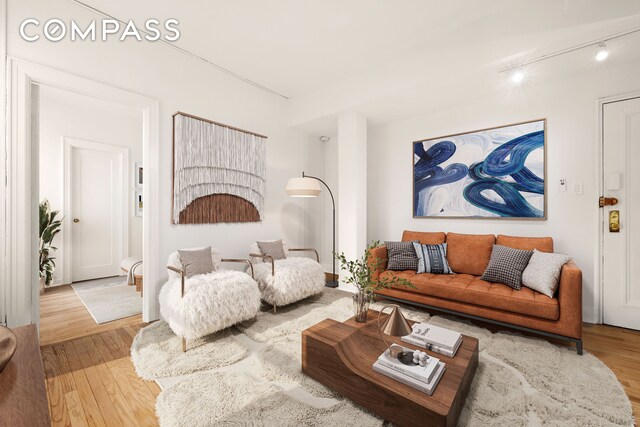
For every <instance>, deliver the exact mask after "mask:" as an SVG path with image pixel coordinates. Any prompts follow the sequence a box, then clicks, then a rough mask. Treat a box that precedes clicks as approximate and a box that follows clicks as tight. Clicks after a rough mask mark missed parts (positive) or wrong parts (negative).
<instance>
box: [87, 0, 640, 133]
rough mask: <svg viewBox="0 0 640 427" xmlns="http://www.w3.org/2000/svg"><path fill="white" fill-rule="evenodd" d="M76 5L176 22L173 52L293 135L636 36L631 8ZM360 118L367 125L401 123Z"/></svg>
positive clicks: (239, 0)
mask: <svg viewBox="0 0 640 427" xmlns="http://www.w3.org/2000/svg"><path fill="white" fill-rule="evenodd" d="M83 1H84V2H85V3H87V4H90V5H91V6H93V7H95V8H97V9H100V10H103V11H105V12H107V13H109V14H111V15H114V16H116V17H118V18H120V19H124V20H127V19H134V20H136V22H142V21H144V20H145V19H147V18H149V17H151V16H153V17H156V18H161V19H166V18H177V19H178V20H179V21H180V29H181V33H182V36H181V38H180V40H179V41H178V42H177V44H178V45H179V46H180V47H182V48H184V49H187V50H189V51H190V52H193V53H195V54H197V55H199V56H202V57H204V58H206V59H207V60H209V61H211V62H214V63H216V64H218V65H220V66H222V67H224V68H226V69H228V70H230V71H232V72H234V73H237V74H239V75H241V76H243V77H246V78H248V79H250V80H252V81H255V82H257V83H259V84H261V85H264V86H266V87H268V88H270V89H272V90H274V91H276V92H278V93H281V94H283V95H285V96H287V97H289V98H291V100H292V101H291V104H292V106H294V107H295V108H294V111H293V112H292V117H291V120H290V122H291V123H292V124H296V125H298V124H302V123H307V122H311V121H315V120H319V119H320V118H322V117H325V121H326V116H327V114H328V113H331V112H337V111H340V110H345V109H353V108H356V107H358V106H366V105H369V106H370V107H371V106H372V103H375V102H376V100H378V103H380V102H381V101H380V100H386V101H385V103H388V102H389V100H392V101H393V100H394V99H396V98H398V97H400V98H403V99H404V98H406V97H413V98H416V97H424V98H425V99H433V98H434V97H436V98H437V96H439V95H437V93H438V90H439V89H442V87H443V86H446V85H450V86H451V85H453V86H455V84H456V81H461V80H465V81H466V82H467V84H470V82H474V84H475V85H482V84H483V83H482V81H481V80H480V79H481V78H484V79H486V78H488V76H489V75H491V76H495V74H496V72H497V69H499V68H500V67H502V66H505V65H511V64H514V63H517V62H518V61H522V60H526V59H530V58H532V57H535V56H538V55H541V54H545V53H549V52H552V51H555V50H559V49H562V48H565V47H569V46H572V45H576V44H580V43H583V42H586V41H591V40H597V39H598V38H601V37H604V36H606V35H609V34H612V33H616V32H618V31H621V30H626V29H628V28H632V27H636V26H640V1H638V0H615V1H613V0H606V1H605V0H452V1H442V0H402V1H396V0H234V1H231V0H192V1H188V2H187V1H181V2H177V1H172V0H137V1H135V2H132V1H130V0H110V1H109V2H105V1H100V0H83ZM631 39H633V44H632V45H629V42H628V41H624V40H620V41H619V42H615V43H617V44H618V46H620V49H619V50H620V51H624V53H625V55H626V59H627V60H628V59H629V58H630V56H634V55H635V57H640V49H638V48H637V46H638V45H640V37H638V35H634V36H629V40H631ZM615 43H614V42H612V45H613V46H615ZM625 43H626V45H625ZM623 46H626V47H624V48H623ZM630 46H631V47H630ZM556 61H557V60H556ZM575 66H584V64H583V63H581V62H580V61H577V63H576V64H574V65H572V67H574V68H575ZM570 68H571V67H566V66H563V67H559V69H561V70H563V71H564V72H575V70H571V69H570ZM432 95H433V96H432ZM414 104H415V102H414ZM411 105H413V104H411ZM370 109H371V110H372V114H373V115H374V116H375V115H376V114H378V115H379V117H373V119H374V120H390V119H393V118H394V117H393V116H394V114H395V115H397V114H409V113H411V112H410V111H398V110H397V109H394V112H395V113H391V112H384V108H377V109H376V108H370ZM400 110H402V109H400ZM322 111H324V113H323V112H322ZM376 111H379V113H376Z"/></svg>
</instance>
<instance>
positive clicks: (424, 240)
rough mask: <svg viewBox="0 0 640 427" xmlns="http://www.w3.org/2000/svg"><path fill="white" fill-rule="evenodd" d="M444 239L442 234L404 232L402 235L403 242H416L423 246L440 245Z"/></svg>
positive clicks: (444, 234) (444, 236) (444, 235)
mask: <svg viewBox="0 0 640 427" xmlns="http://www.w3.org/2000/svg"><path fill="white" fill-rule="evenodd" d="M446 238H447V235H446V233H443V232H430V231H410V230H404V232H403V233H402V241H403V242H411V241H414V240H417V241H418V242H420V243H421V244H423V245H439V244H441V243H444V242H445V240H446Z"/></svg>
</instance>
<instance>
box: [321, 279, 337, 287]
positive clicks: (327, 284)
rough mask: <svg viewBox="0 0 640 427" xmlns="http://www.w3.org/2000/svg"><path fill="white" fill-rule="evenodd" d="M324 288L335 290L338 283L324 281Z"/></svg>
mask: <svg viewBox="0 0 640 427" xmlns="http://www.w3.org/2000/svg"><path fill="white" fill-rule="evenodd" d="M324 286H326V287H327V288H337V287H338V281H337V280H327V281H325V284H324Z"/></svg>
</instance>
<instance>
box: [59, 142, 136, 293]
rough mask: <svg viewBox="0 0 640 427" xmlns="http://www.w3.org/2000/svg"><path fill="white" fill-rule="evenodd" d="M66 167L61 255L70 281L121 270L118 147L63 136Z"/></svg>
mask: <svg viewBox="0 0 640 427" xmlns="http://www.w3.org/2000/svg"><path fill="white" fill-rule="evenodd" d="M66 144H67V146H68V156H67V157H66V158H67V159H68V161H69V163H68V165H67V166H66V167H67V168H68V173H70V176H69V180H68V183H69V185H68V186H67V188H68V190H69V195H68V197H69V200H68V201H67V203H66V205H67V206H69V209H68V210H67V214H66V215H67V221H66V224H68V226H69V227H70V232H71V238H70V243H71V245H70V247H68V248H66V250H65V256H66V257H69V260H68V263H67V265H70V266H71V277H70V279H71V280H70V281H71V282H77V281H80V280H89V279H96V278H101V277H109V276H115V275H118V274H121V272H120V262H121V261H122V259H123V257H124V252H125V249H124V248H125V246H124V243H125V242H124V240H125V239H124V234H125V231H126V230H125V226H126V224H125V221H126V217H127V207H126V203H125V191H124V188H125V187H124V186H125V179H126V178H125V175H126V171H125V158H126V155H125V154H124V151H123V150H126V149H124V148H122V147H115V146H111V145H106V144H97V143H89V142H84V141H77V140H71V141H70V140H68V139H67V140H66Z"/></svg>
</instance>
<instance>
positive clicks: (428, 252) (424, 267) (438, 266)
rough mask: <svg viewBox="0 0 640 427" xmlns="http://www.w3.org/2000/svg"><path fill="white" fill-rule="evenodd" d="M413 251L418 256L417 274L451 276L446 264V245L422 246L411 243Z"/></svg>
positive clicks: (451, 272)
mask: <svg viewBox="0 0 640 427" xmlns="http://www.w3.org/2000/svg"><path fill="white" fill-rule="evenodd" d="M413 249H414V250H415V251H416V255H417V256H418V271H417V272H418V274H420V273H432V274H453V271H451V268H450V267H449V263H448V262H447V244H446V243H441V244H439V245H422V244H420V243H418V242H413Z"/></svg>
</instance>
